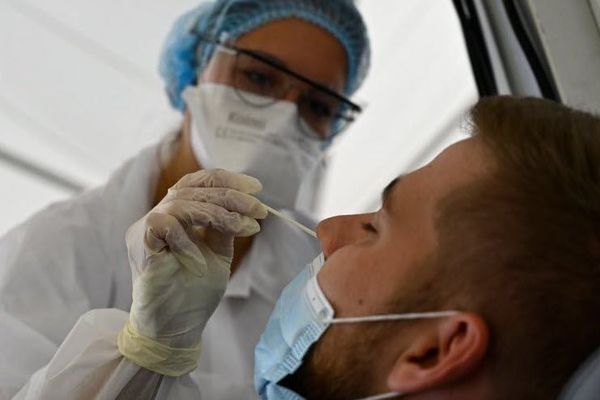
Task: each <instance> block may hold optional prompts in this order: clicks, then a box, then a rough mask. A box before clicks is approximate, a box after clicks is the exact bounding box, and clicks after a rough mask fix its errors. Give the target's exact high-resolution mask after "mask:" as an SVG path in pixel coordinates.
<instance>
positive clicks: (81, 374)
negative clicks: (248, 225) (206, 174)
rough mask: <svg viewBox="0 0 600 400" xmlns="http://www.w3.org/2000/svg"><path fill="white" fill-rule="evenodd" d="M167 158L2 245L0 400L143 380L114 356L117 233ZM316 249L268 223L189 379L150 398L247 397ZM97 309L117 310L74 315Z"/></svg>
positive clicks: (42, 215) (157, 154)
mask: <svg viewBox="0 0 600 400" xmlns="http://www.w3.org/2000/svg"><path fill="white" fill-rule="evenodd" d="M170 140H172V139H170ZM164 148H165V145H164V144H163V145H155V146H152V147H149V148H146V149H144V150H143V151H142V152H141V153H140V154H139V155H138V156H137V157H135V158H133V159H131V160H130V161H128V162H127V163H126V164H125V165H124V166H123V167H121V168H120V169H119V170H118V171H117V172H116V173H114V174H113V176H112V177H111V178H110V180H109V181H108V182H107V183H106V184H105V185H104V186H101V187H99V188H96V189H94V190H91V191H88V192H86V193H84V194H82V195H80V196H78V197H77V198H75V199H73V200H68V201H64V202H60V203H57V204H54V205H52V206H50V207H48V208H47V209H45V210H43V211H41V212H39V213H37V214H36V215H34V216H33V217H32V218H30V219H29V220H28V221H26V222H25V223H23V224H21V225H20V226H17V227H16V228H14V229H13V230H12V231H10V232H8V233H7V234H6V235H5V236H4V237H2V238H1V239H0V399H9V398H12V397H13V396H15V394H16V393H17V392H19V393H18V395H16V396H15V398H20V399H67V398H69V399H72V398H82V399H83V398H85V399H87V398H94V397H96V398H106V399H109V398H115V397H117V395H118V394H119V393H120V390H121V388H122V387H123V386H124V385H125V384H126V383H127V382H128V381H129V380H130V379H131V377H132V376H133V375H134V374H135V373H136V372H137V371H138V370H139V367H137V366H136V365H134V364H132V363H131V362H129V361H128V360H126V359H123V358H122V357H121V356H120V354H119V353H118V351H117V348H116V334H117V332H118V331H119V330H120V328H121V327H122V326H123V324H124V323H125V322H126V321H127V318H128V314H127V311H128V310H129V307H130V305H131V287H132V284H131V272H130V267H129V264H128V259H127V248H126V245H125V232H126V230H127V228H128V227H129V226H130V225H131V224H132V223H133V222H135V221H136V220H138V219H139V218H141V217H142V216H143V215H144V214H146V213H147V212H148V211H149V210H150V209H151V207H152V198H153V193H154V188H155V183H156V181H157V178H158V174H159V172H160V165H161V157H162V156H163V153H164ZM294 217H295V218H300V219H301V220H302V217H301V216H298V215H294ZM302 222H304V223H309V225H310V222H309V221H306V219H304V220H303V221H302ZM318 251H319V249H318V243H317V241H316V240H314V239H312V238H310V237H309V236H307V235H306V234H304V233H303V232H301V231H299V230H297V229H296V228H294V227H291V226H289V225H287V224H286V223H285V222H282V221H280V220H278V219H274V218H273V217H269V218H267V220H265V222H264V224H263V227H262V231H261V233H259V234H258V236H257V237H256V239H255V241H254V243H253V246H252V248H251V250H250V252H249V253H248V254H247V256H246V257H245V258H244V260H243V262H242V264H241V265H240V268H239V269H238V271H237V272H236V273H235V274H234V275H233V276H232V278H231V281H230V283H229V285H228V287H227V290H226V293H225V296H224V298H223V301H222V302H221V303H220V305H219V307H218V308H217V310H216V311H215V314H214V315H213V316H212V317H211V319H210V320H209V322H208V324H207V326H206V329H205V331H204V334H203V338H202V354H201V357H200V362H199V366H198V368H197V370H195V371H194V372H192V373H191V374H190V375H188V376H185V377H181V378H177V379H172V378H164V379H163V382H162V383H161V385H160V388H159V391H158V393H157V394H156V397H155V398H157V399H160V398H167V397H168V398H173V399H179V398H188V397H190V396H191V397H193V398H201V399H211V400H218V399H240V398H251V397H250V396H252V395H251V394H250V393H254V392H253V387H252V386H253V385H252V369H253V359H254V346H255V344H256V343H257V341H258V339H259V337H260V334H261V332H262V330H263V328H264V326H265V324H266V321H267V319H268V317H269V314H270V312H271V310H272V308H273V306H274V305H275V301H276V300H277V297H278V296H279V293H280V291H281V289H282V288H283V287H284V286H285V285H286V284H287V282H288V281H290V280H291V279H292V278H293V277H294V276H295V274H296V273H297V272H299V271H300V269H301V268H303V266H304V265H305V264H306V263H307V262H310V260H311V259H312V258H314V257H315V256H316V254H317V253H318ZM103 308H113V309H111V310H94V311H91V312H89V313H87V314H85V315H84V316H83V317H81V316H82V315H83V314H84V313H86V312H87V311H89V310H93V309H103ZM121 310H122V311H121ZM80 317H81V319H80V320H79V322H77V321H78V319H79V318H80ZM76 322H77V325H76V326H75V328H73V326H74V324H75V323H76ZM72 328H73V330H72V331H71V329H72ZM69 331H71V333H70V334H69V337H68V339H67V340H66V341H65V343H64V344H63V345H62V346H61V347H60V349H59V345H61V343H62V342H63V340H64V339H65V337H66V336H67V334H68V333H69ZM36 371H37V373H36ZM34 373H35V375H34ZM108 383H110V384H108ZM242 393H245V394H242Z"/></svg>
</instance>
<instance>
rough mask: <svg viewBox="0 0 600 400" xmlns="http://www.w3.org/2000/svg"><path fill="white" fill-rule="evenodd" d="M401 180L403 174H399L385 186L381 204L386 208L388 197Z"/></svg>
mask: <svg viewBox="0 0 600 400" xmlns="http://www.w3.org/2000/svg"><path fill="white" fill-rule="evenodd" d="M401 180H402V175H400V176H397V177H396V178H395V179H393V180H392V181H391V182H390V183H388V185H387V186H386V187H385V189H383V193H382V194H381V204H382V205H383V207H384V208H385V205H386V202H387V200H388V198H389V197H390V194H391V193H392V190H394V187H395V186H396V184H398V183H399V182H400V181H401Z"/></svg>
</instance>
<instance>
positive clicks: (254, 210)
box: [162, 187, 269, 219]
mask: <svg viewBox="0 0 600 400" xmlns="http://www.w3.org/2000/svg"><path fill="white" fill-rule="evenodd" d="M172 200H194V201H198V202H203V203H211V204H216V205H218V206H221V207H223V208H224V209H226V210H229V211H233V212H237V213H239V214H242V215H246V216H248V217H251V218H256V219H262V218H266V217H267V215H268V213H269V212H268V211H267V208H266V207H265V206H264V205H263V204H262V203H261V202H260V201H259V200H258V199H257V198H256V197H254V196H251V195H249V194H246V193H242V192H239V191H237V190H234V189H228V188H195V187H185V188H181V189H169V191H168V193H167V195H166V196H165V198H164V199H163V200H162V203H167V202H169V201H172Z"/></svg>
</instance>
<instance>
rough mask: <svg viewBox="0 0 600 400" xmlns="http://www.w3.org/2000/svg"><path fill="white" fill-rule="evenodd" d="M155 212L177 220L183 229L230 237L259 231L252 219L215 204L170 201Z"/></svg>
mask: <svg viewBox="0 0 600 400" xmlns="http://www.w3.org/2000/svg"><path fill="white" fill-rule="evenodd" d="M155 210H156V212H159V213H163V214H169V215H171V216H173V217H175V218H177V220H178V221H179V223H180V224H182V225H183V228H184V229H188V228H193V227H197V226H201V227H206V228H213V229H216V230H217V231H219V232H221V233H224V234H228V235H231V236H251V235H254V234H255V233H257V232H259V231H260V225H259V224H258V222H257V221H256V220H255V219H254V218H251V217H248V216H246V215H241V214H240V213H237V212H232V211H228V210H226V209H225V208H223V207H221V206H218V205H216V204H211V203H200V202H197V201H193V200H172V201H169V202H167V203H164V204H159V205H158V206H156V208H155Z"/></svg>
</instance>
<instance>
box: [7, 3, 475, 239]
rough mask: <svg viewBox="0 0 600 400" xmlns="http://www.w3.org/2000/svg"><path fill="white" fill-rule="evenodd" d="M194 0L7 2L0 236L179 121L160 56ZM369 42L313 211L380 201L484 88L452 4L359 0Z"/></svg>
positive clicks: (445, 139) (442, 142) (444, 140)
mask: <svg viewBox="0 0 600 400" xmlns="http://www.w3.org/2000/svg"><path fill="white" fill-rule="evenodd" d="M197 3H198V0H170V1H156V0H155V1H141V0H129V1H126V2H124V1H120V0H103V1H85V2H82V1H76V0H0V187H1V189H0V190H1V192H0V193H1V194H2V195H1V196H0V234H1V233H3V232H5V231H6V230H8V229H9V228H10V227H12V226H14V225H15V224H17V223H19V222H21V221H23V220H24V219H25V218H27V217H28V216H29V215H30V214H31V213H33V212H34V211H36V210H38V209H40V208H42V207H44V206H45V205H47V204H49V203H51V202H53V201H56V200H59V199H64V198H68V197H69V196H72V195H73V194H74V193H76V191H77V189H76V187H83V188H88V187H92V186H95V185H98V184H100V183H102V182H103V181H104V180H106V179H107V177H108V176H109V174H110V171H112V170H114V169H115V168H116V167H117V166H118V165H119V164H120V163H122V162H123V161H124V160H125V159H127V158H128V157H131V156H132V155H134V154H135V153H136V152H137V151H138V150H139V149H140V148H141V147H143V146H145V145H147V144H149V143H152V142H155V141H156V140H158V139H159V138H160V137H161V136H162V135H164V133H165V130H166V129H168V128H169V127H173V126H175V125H176V124H177V122H178V118H179V116H178V114H177V113H175V112H173V111H171V110H170V109H169V107H168V104H167V101H166V97H165V95H164V93H163V89H162V82H161V80H160V78H159V76H158V73H157V68H156V65H157V60H158V55H159V51H160V46H161V44H162V41H163V39H164V37H165V35H166V34H167V32H168V30H169V28H170V26H171V24H172V22H173V21H174V19H175V18H176V17H177V16H178V15H180V14H181V13H182V12H184V11H186V10H188V9H190V8H192V7H194V6H195V5H196V4H197ZM360 7H361V9H362V10H363V12H364V15H365V18H366V20H367V23H368V25H369V29H370V32H371V39H372V47H373V60H372V69H371V74H370V77H369V79H368V81H367V82H366V84H365V85H364V87H363V88H362V89H361V90H360V92H359V93H358V94H357V95H356V98H357V99H358V100H361V101H363V102H366V103H367V107H366V110H365V112H364V113H363V114H362V115H361V117H360V119H359V120H358V121H357V122H356V123H355V124H354V125H353V126H352V128H351V129H349V130H348V131H347V132H345V133H344V135H343V136H341V137H340V138H339V139H338V140H336V141H335V143H334V145H333V146H332V148H331V151H330V154H329V162H328V165H329V168H328V170H327V174H326V175H325V177H324V179H323V183H324V186H323V190H322V191H321V196H320V199H319V202H318V205H317V209H316V211H315V212H316V214H317V216H318V217H325V216H330V215H333V214H338V213H350V212H359V211H365V210H369V209H374V208H376V207H377V206H378V198H379V192H380V191H381V189H382V188H383V187H384V186H385V185H386V184H387V182H388V181H389V180H391V179H392V178H393V177H394V176H396V175H397V174H398V173H401V172H403V171H407V170H411V169H414V168H415V167H417V166H419V165H421V164H423V163H425V162H427V161H428V160H429V159H431V158H432V157H433V156H434V155H435V154H436V153H437V152H438V151H439V150H440V149H442V148H443V147H445V146H446V145H447V144H449V143H451V142H453V141H456V140H457V139H458V138H459V137H460V136H461V133H460V131H459V129H458V126H459V122H460V118H461V117H462V114H463V112H464V111H465V110H466V109H467V108H468V107H469V106H470V105H471V104H472V103H473V102H474V101H475V100H476V97H477V93H476V87H475V84H474V81H473V78H472V74H471V70H470V66H469V62H468V58H467V55H466V51H465V49H464V42H463V39H462V33H461V31H460V26H459V23H458V19H457V17H456V15H455V12H454V8H453V6H452V3H451V1H450V0H402V1H399V0H370V1H366V0H363V1H361V2H360Z"/></svg>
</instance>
